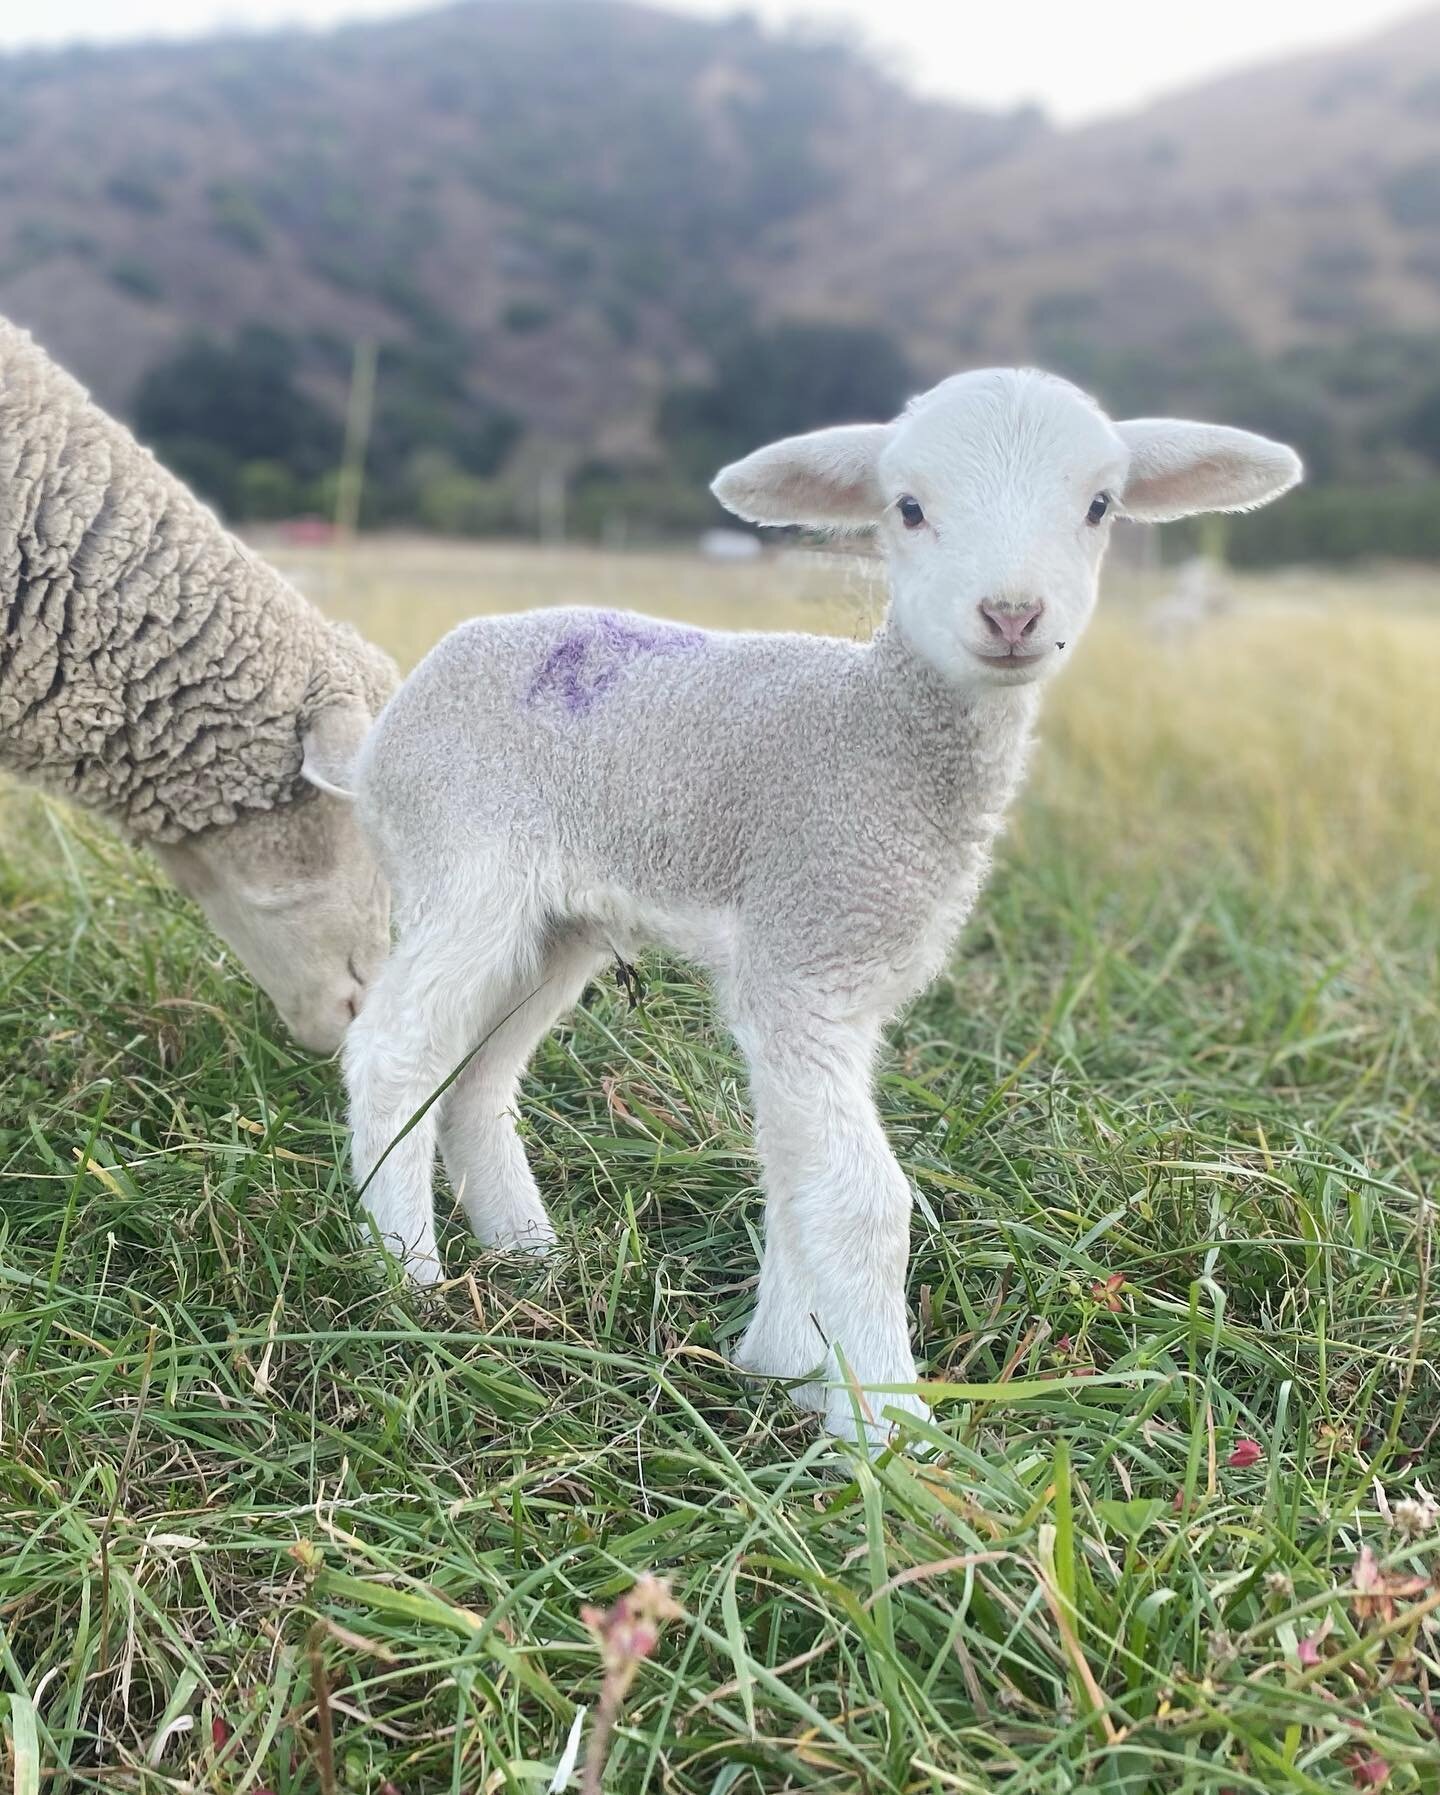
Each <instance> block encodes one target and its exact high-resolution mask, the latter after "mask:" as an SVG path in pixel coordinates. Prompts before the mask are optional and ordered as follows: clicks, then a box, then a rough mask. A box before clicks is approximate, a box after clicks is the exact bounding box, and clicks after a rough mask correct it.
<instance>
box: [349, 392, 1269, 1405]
mask: <svg viewBox="0 0 1440 1795" xmlns="http://www.w3.org/2000/svg"><path fill="white" fill-rule="evenodd" d="M1299 474H1300V465H1299V462H1298V461H1297V460H1296V458H1295V456H1294V455H1293V454H1292V453H1291V451H1290V450H1289V449H1286V448H1282V447H1281V446H1279V445H1278V444H1275V443H1271V442H1267V441H1265V440H1264V439H1263V438H1260V437H1256V436H1251V435H1248V434H1246V433H1245V432H1243V431H1238V430H1225V429H1219V428H1214V427H1211V426H1208V425H1204V424H1187V423H1177V422H1172V421H1153V420H1147V421H1142V422H1134V423H1126V424H1113V423H1111V422H1110V420H1109V419H1108V418H1107V417H1105V415H1104V414H1103V413H1102V412H1101V411H1100V410H1099V409H1098V407H1097V406H1096V405H1095V404H1094V403H1093V402H1092V401H1091V400H1090V399H1088V398H1087V397H1086V396H1085V395H1084V394H1082V393H1080V392H1078V391H1077V390H1076V389H1075V388H1074V387H1072V386H1070V385H1068V384H1067V383H1065V382H1064V381H1061V380H1057V379H1054V378H1051V377H1049V376H1047V375H1043V374H1037V373H1031V372H1010V371H1001V372H984V373H972V374H964V375H958V376H956V377H955V378H954V379H951V380H947V381H946V382H945V383H944V384H943V385H941V386H939V387H937V388H935V389H934V390H933V391H932V392H930V393H928V394H926V395H925V396H924V397H923V398H920V399H918V400H916V401H915V402H914V403H913V404H912V405H911V406H910V407H909V409H908V410H907V411H906V412H905V413H904V415H903V416H901V417H900V418H899V419H897V420H896V421H895V422H893V423H890V424H870V425H855V426H846V427H842V428H837V429H831V430H821V431H817V432H815V433H814V434H813V435H808V436H800V437H795V438H792V439H789V440H787V441H784V442H780V443H775V444H772V445H771V446H770V447H768V448H764V449H760V450H758V451H756V453H755V454H753V455H751V456H749V457H748V458H747V459H745V460H744V461H740V462H737V463H736V464H735V465H734V466H732V467H729V468H726V469H725V470H724V472H723V473H721V475H720V476H719V478H718V479H717V480H716V482H715V491H716V493H717V494H718V495H719V497H720V499H721V500H722V501H723V502H724V503H725V504H726V505H727V506H729V508H730V509H731V510H732V511H734V512H737V513H738V514H739V515H740V516H742V517H744V518H748V519H750V520H752V521H754V522H759V523H765V524H791V523H801V524H807V525H811V526H819V527H827V526H828V527H835V526H839V527H842V528H852V527H860V526H866V525H874V526H877V527H878V529H879V531H880V537H881V543H882V545H883V549H884V553H885V557H886V560H887V562H888V570H889V575H890V581H891V587H892V602H891V606H890V612H889V616H888V619H887V621H886V623H885V625H884V627H883V628H882V629H881V630H880V632H879V634H878V635H877V636H876V637H875V638H874V640H873V641H872V642H871V643H870V644H869V645H868V646H858V645H856V644H853V643H848V642H842V641H834V640H825V639H820V638H814V637H808V636H798V635H789V636H786V635H776V636H771V635H725V634H719V633H709V632H706V631H702V630H696V629H684V628H679V627H676V626H673V625H669V624H664V623H656V622H652V621H650V620H649V619H646V618H643V617H634V616H622V615H613V614H606V613H593V612H585V611H573V610H572V611H560V612H556V611H546V612H537V613H533V614H531V615H527V616H520V617H501V618H495V619H491V620H485V621H477V622H472V623H467V624H464V625H462V626H461V627H460V628H459V629H457V630H455V631H454V632H453V633H452V634H451V635H450V636H448V637H447V638H446V639H445V640H444V641H443V642H441V644H440V645H439V646H438V647H437V648H436V649H434V650H433V651H432V652H431V654H430V655H429V656H428V657H427V659H426V660H425V661H424V662H422V664H421V666H420V667H419V669H418V671H417V672H416V673H415V674H414V675H413V676H412V677H411V678H410V679H409V680H408V681H407V682H406V684H405V685H404V686H402V688H401V690H400V691H399V693H398V694H397V695H396V697H395V698H394V699H393V700H392V701H391V703H390V705H389V706H388V707H387V709H386V710H385V712H384V714H383V715H382V717H381V718H380V720H379V722H378V724H377V725H376V728H375V730H374V731H373V732H372V734H371V735H370V737H369V738H368V740H367V742H366V744H365V746H364V748H363V749H362V750H361V754H360V758H359V762H358V767H357V798H358V802H359V807H360V815H361V820H362V824H363V825H364V826H365V828H366V829H367V830H368V831H369V832H370V834H371V836H372V838H373V840H374V842H375V844H376V849H377V853H378V855H379V859H380V862H381V865H382V867H383V868H384V870H385V872H386V874H387V876H388V877H389V878H390V880H391V883H392V887H393V890H394V894H395V900H396V908H397V914H398V917H399V927H400V933H399V939H398V943H397V946H396V948H395V949H394V951H393V953H392V956H391V958H390V960H389V961H388V962H387V964H386V966H385V967H384V969H383V971H382V972H381V974H380V977H379V978H378V979H377V981H376V983H375V986H374V988H373V990H372V991H371V994H370V996H369V998H368V999H367V1001H366V1004H365V1008H364V1009H363V1010H362V1011H361V1014H360V1017H359V1020H358V1021H357V1023H356V1024H355V1027H354V1028H353V1029H352V1030H351V1031H350V1034H349V1036H348V1038H347V1041H346V1045H345V1054H344V1059H345V1068H346V1076H347V1080H348V1084H349V1090H350V1102H351V1120H352V1124H353V1128H354V1160H355V1170H356V1175H357V1178H358V1179H359V1181H360V1183H361V1185H362V1188H363V1190H364V1200H365V1204H366V1206H367V1208H368V1209H369V1211H370V1214H371V1216H372V1217H373V1220H374V1222H375V1225H376V1228H377V1230H378V1232H379V1234H380V1235H381V1236H382V1238H384V1239H385V1240H387V1241H388V1242H389V1243H390V1244H391V1245H392V1246H394V1247H395V1248H396V1250H397V1251H398V1252H399V1253H400V1254H401V1255H402V1256H403V1259H404V1262H405V1264H406V1266H407V1267H408V1269H409V1271H410V1272H411V1274H412V1275H413V1276H414V1277H415V1278H416V1279H418V1280H420V1281H430V1280H433V1279H434V1278H435V1277H437V1276H438V1274H439V1261H438V1258H437V1254H436V1242H435V1229H434V1219H433V1214H432V1201H431V1186H430V1177H431V1165H432V1160H433V1155H434V1147H435V1142H436V1136H437V1132H438V1137H439V1141H440V1145H441V1146H442V1148H443V1151H444V1157H445V1161H446V1164H447V1166H448V1168H449V1173H450V1177H451V1180H452V1182H453V1185H454V1187H455V1190H456V1192H457V1194H458V1196H459V1199H460V1201H461V1203H462V1204H463V1206H464V1208H465V1211H466V1214H467V1216H468V1218H469V1221H470V1224H471V1226H472V1228H473V1229H474V1231H475V1233H476V1234H477V1235H478V1236H479V1238H480V1239H481V1240H482V1241H485V1242H488V1243H492V1244H494V1245H497V1246H504V1247H522V1248H527V1247H528V1248H532V1249H543V1248H544V1247H545V1246H546V1245H547V1244H548V1243H549V1242H550V1241H551V1240H553V1238H554V1236H553V1231H552V1229H551V1226H550V1223H549V1221H548V1219H547V1217H546V1214H545V1211H544V1208H543V1207H542V1205H541V1202H540V1198H539V1195H538V1192H537V1190H536V1186H535V1181H534V1179H533V1177H532V1176H531V1174H530V1171H529V1169H528V1167H527V1165H526V1163H525V1158H524V1155H523V1153H522V1151H521V1147H520V1142H519V1140H518V1139H517V1137H516V1134H515V1129H514V1125H513V1121H512V1115H511V1111H512V1107H513V1105H514V1101H515V1093H516V1085H517V1081H518V1079H519V1076H520V1074H521V1071H522V1070H523V1068H524V1066H525V1063H526V1060H527V1058H528V1057H529V1054H530V1052H531V1050H532V1048H533V1047H534V1046H535V1044H536V1042H537V1040H538V1039H539V1038H540V1037H541V1035H542V1034H543V1033H544V1032H545V1030H546V1029H548V1028H549V1027H550V1025H551V1024H552V1023H553V1022H554V1020H555V1019H556V1017H558V1016H559V1015H560V1014H561V1013H562V1012H563V1011H564V1010H565V1009H567V1008H568V1007H569V1006H570V1005H571V1004H573V1003H574V1002H575V1000H576V998H577V997H578V995H579V994H580V992H581V991H582V989H583V988H584V986H585V984H586V982H587V980H588V979H589V978H590V977H591V976H592V974H593V973H594V972H595V971H596V969H597V967H599V966H600V965H601V964H602V963H603V962H604V961H605V960H606V958H607V957H609V956H611V955H619V956H620V957H622V958H625V959H628V958H629V957H631V956H632V955H633V954H634V952H635V951H636V949H637V947H639V946H640V945H641V944H642V943H659V944H662V945H663V946H665V947H667V948H669V949H670V950H672V951H673V952H675V953H678V954H680V955H682V956H684V957H686V958H688V959H691V960H693V961H696V962H698V963H699V964H700V965H701V966H703V967H704V968H706V969H707V970H708V972H709V973H710V975H711V978H712V979H713V981H714V985H715V989H716V993H717V996H718V998H719V1002H720V1006H721V1008H722V1010H723V1012H724V1015H725V1017H726V1019H727V1020H728V1022H729V1024H730V1026H731V1028H732V1029H733V1031H734V1034H735V1036H736V1038H737V1040H738V1041H739V1043H740V1046H741V1048H742V1049H743V1051H744V1054H745V1057H746V1059H747V1061H748V1063H749V1069H750V1078H751V1089H752V1094H753V1099H754V1105H755V1119H756V1137H757V1144H758V1147H759V1152H760V1158H761V1162H762V1168H763V1174H764V1184H765V1189H766V1193H767V1197H768V1211H767V1218H766V1247H765V1255H764V1262H763V1265H762V1267H761V1273H760V1288H759V1298H758V1302H757V1305H756V1310H755V1315H754V1319H753V1320H752V1322H751V1324H750V1327H749V1331H748V1332H747V1333H746V1335H745V1338H744V1341H743V1343H742V1345H741V1347H740V1349H739V1352H738V1354H737V1357H738V1359H739V1362H740V1363H741V1364H742V1365H743V1366H745V1367H746V1368H747V1369H749V1370H751V1371H754V1372H757V1373H765V1374H769V1375H772V1376H776V1377H780V1378H786V1379H800V1380H807V1381H805V1382H804V1383H803V1386H802V1387H801V1388H799V1389H798V1390H797V1391H796V1393H795V1394H796V1399H797V1400H798V1401H799V1402H801V1403H802V1404H804V1405H806V1406H809V1407H812V1408H815V1409H818V1410H819V1411H820V1412H821V1413H822V1415H823V1417H824V1420H825V1423H826V1425H827V1426H828V1427H829V1428H831V1429H832V1430H834V1431H835V1432H836V1433H840V1434H853V1432H854V1420H853V1416H854V1413H855V1408H854V1406H853V1402H854V1401H858V1402H859V1403H860V1404H861V1405H862V1406H863V1410H864V1415H863V1421H862V1426H863V1429H864V1432H865V1433H866V1434H867V1435H868V1436H869V1437H870V1438H871V1439H875V1440H878V1439H882V1438H884V1437H885V1435H886V1432H887V1429H886V1427H885V1425H884V1423H883V1421H879V1420H877V1419H876V1417H877V1416H879V1415H880V1413H881V1411H882V1410H883V1408H884V1407H885V1405H886V1403H887V1402H889V1403H891V1404H892V1405H894V1406H897V1407H898V1408H900V1409H902V1410H906V1411H909V1412H911V1413H915V1414H922V1413H924V1405H923V1404H922V1403H921V1402H920V1400H919V1399H918V1398H917V1397H915V1396H899V1397H895V1396H890V1395H886V1394H884V1393H883V1391H884V1387H885V1386H889V1385H896V1384H899V1385H905V1384H910V1383H912V1382H913V1380H914V1378H915V1363H914V1360H913V1358H912V1356H911V1351H910V1341H909V1328H908V1323H907V1318H906V1308H905V1265H906V1251H907V1223H908V1215H909V1209H910V1192H909V1188H908V1186H907V1184H906V1180H905V1177H904V1175H903V1173H902V1172H901V1170H900V1167H899V1165H898V1164H897V1163H896V1161H895V1158H894V1155H893V1154H892V1153H891V1151H890V1148H889V1146H888V1145H887V1143H886V1139H885V1135H884V1132H883V1130H882V1128H881V1124H880V1119H879V1117H878V1115H877V1113H876V1110H875V1105H874V1101H873V1099H872V1096H871V1077H872V1068H873V1065H874V1061H875V1057H876V1054H877V1051H878V1049H879V1046H880V1041H881V1031H882V1029H883V1028H884V1026H885V1024H886V1022H887V1021H888V1020H889V1018H891V1017H892V1016H893V1015H894V1014H895V1012H896V1011H897V1010H898V1009H899V1007H900V1006H901V1005H903V1004H904V1003H905V1002H906V1001H907V1000H908V999H909V998H911V997H912V996H913V995H914V994H915V993H916V992H918V991H919V990H920V989H921V988H922V986H924V985H925V984H926V982H927V981H928V980H929V979H930V978H931V977H932V976H933V974H934V973H935V972H936V971H937V970H938V969H939V967H940V966H941V965H942V964H943V962H944V960H945V957H946V955H947V953H948V951H949V949H950V946H951V943H952V942H953V940H954V938H955V935H956V932H957V930H958V929H959V928H960V925H961V923H962V922H963V921H964V920H965V917H966V915H967V913H968V912H969V910H970V908H971V905H972V904H973V903H974V901H975V895H976V893H977V891H978V890H979V887H980V883H981V881H982V879H983V878H984V875H985V871H986V867H987V864H988V860H989V851H990V844H991V842H992V841H993V839H994V837H995V834H996V831H997V830H998V828H999V826H1000V820H1001V816H1002V814H1003V812H1004V810H1005V806H1006V804H1007V803H1008V802H1009V800H1010V798H1011V796H1012V794H1013V792H1014V791H1015V788H1016V786H1017V784H1018V783H1019V780H1020V775H1021V767H1022V763H1023V761H1024V758H1025V751H1026V745H1027V743H1028V741H1029V737H1030V731H1031V725H1032V722H1033V719H1034V716H1035V711H1036V705H1037V701H1038V697H1039V687H1040V684H1041V683H1042V682H1043V681H1044V680H1045V679H1046V678H1048V677H1049V675H1050V674H1052V673H1053V672H1054V671H1055V669H1056V667H1057V666H1058V665H1059V663H1060V660H1061V659H1062V655H1063V652H1064V651H1065V650H1067V648H1073V646H1074V643H1075V640H1076V638H1077V637H1078V635H1079V634H1080V632H1081V630H1082V629H1083V628H1084V626H1085V623H1086V621H1087V619H1088V618H1089V615H1090V612H1091V608H1092V606H1093V604H1094V601H1095V593H1096V581H1097V574H1098V570H1099V566H1100V560H1101V555H1102V553H1103V550H1104V547H1105V541H1106V537H1107V535H1108V533H1109V529H1108V520H1109V518H1110V517H1111V516H1112V515H1113V514H1115V513H1116V512H1120V511H1123V512H1124V513H1126V514H1128V515H1129V516H1132V517H1136V518H1142V519H1145V518H1149V519H1156V518H1170V517H1179V516H1182V515H1184V514H1186V513H1189V512H1194V511H1200V510H1206V509H1224V510H1232V511H1233V510H1244V509H1246V508H1248V507H1250V506H1254V505H1259V504H1263V503H1264V502H1265V501H1266V500H1267V499H1271V498H1273V497H1275V496H1276V494H1278V493H1280V492H1282V491H1284V490H1285V489H1286V488H1287V487H1288V486H1290V485H1291V484H1292V483H1293V482H1294V481H1295V480H1296V479H1298V478H1299ZM477 1042H478V1043H479V1044H480V1045H479V1046H478V1048H476V1043H477ZM471 1049H475V1051H474V1053H473V1057H471V1058H470V1059H469V1061H468V1064H467V1065H466V1066H465V1070H464V1071H463V1073H462V1074H461V1075H460V1076H459V1077H458V1078H457V1079H456V1080H455V1082H454V1083H453V1084H452V1085H451V1086H450V1088H449V1089H448V1090H447V1091H446V1092H445V1094H444V1097H443V1100H442V1102H441V1103H439V1104H437V1105H435V1106H434V1107H432V1108H430V1109H429V1110H428V1111H426V1113H425V1114H424V1116H423V1117H422V1118H421V1119H420V1120H419V1121H418V1122H416V1123H415V1125H414V1126H413V1127H411V1128H410V1129H409V1131H408V1132H404V1130H405V1128H406V1125H407V1124H408V1123H410V1122H411V1120H412V1117H414V1116H415V1114H416V1112H418V1111H420V1110H421V1108H422V1106H423V1105H424V1104H425V1103H426V1100H427V1099H428V1098H430V1097H431V1096H432V1094H433V1093H434V1092H435V1091H436V1090H437V1089H438V1087H440V1086H441V1085H442V1083H443V1082H444V1081H445V1080H446V1078H447V1076H448V1075H449V1074H451V1073H452V1071H454V1069H455V1068H456V1067H458V1066H459V1065H460V1064H461V1062H462V1061H464V1059H465V1056H466V1054H467V1051H468V1050H471ZM437 1125H438V1126H437ZM877 1387H878V1388H877ZM866 1390H870V1391H872V1392H874V1394H873V1395H872V1396H870V1397H868V1398H867V1397H866V1396H865V1395H864V1392H865V1391H866Z"/></svg>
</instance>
